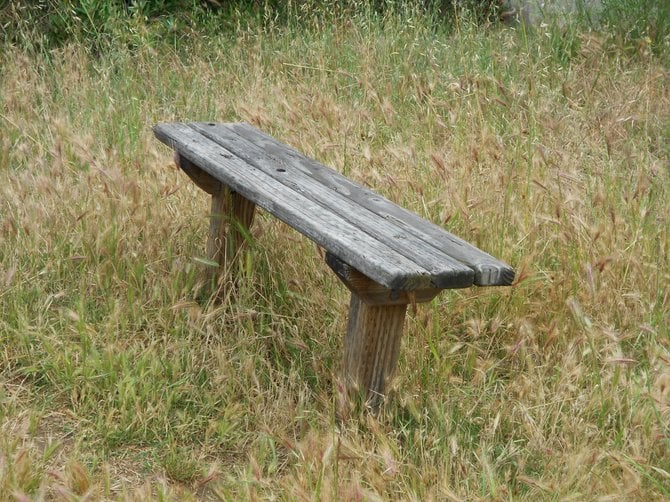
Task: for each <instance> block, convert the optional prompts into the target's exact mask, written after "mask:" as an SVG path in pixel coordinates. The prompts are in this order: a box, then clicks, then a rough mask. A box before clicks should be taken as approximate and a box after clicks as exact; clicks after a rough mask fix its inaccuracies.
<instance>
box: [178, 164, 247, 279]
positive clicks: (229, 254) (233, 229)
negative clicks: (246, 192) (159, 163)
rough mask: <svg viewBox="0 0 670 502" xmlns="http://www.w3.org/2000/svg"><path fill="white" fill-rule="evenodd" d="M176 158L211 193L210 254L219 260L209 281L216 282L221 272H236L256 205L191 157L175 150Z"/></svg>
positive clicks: (201, 186) (208, 276) (195, 180)
mask: <svg viewBox="0 0 670 502" xmlns="http://www.w3.org/2000/svg"><path fill="white" fill-rule="evenodd" d="M174 161H175V164H177V166H178V167H180V168H181V170H182V171H184V172H185V173H186V174H187V175H188V177H189V178H191V180H193V182H194V183H195V184H196V185H198V187H200V188H201V189H202V190H204V191H205V192H207V193H208V194H210V195H211V196H212V211H211V216H210V221H209V237H208V239H207V257H208V258H209V259H210V260H212V261H213V262H216V263H218V267H211V268H210V269H208V272H207V282H208V283H210V284H212V283H214V284H216V283H217V282H218V278H219V276H220V275H221V274H222V273H225V272H226V271H228V270H230V271H231V272H233V273H234V267H233V265H234V263H235V259H236V258H237V256H238V254H239V251H240V248H241V247H242V244H244V241H245V239H246V235H245V234H248V233H249V229H250V228H251V223H252V222H253V220H254V213H255V208H256V205H255V204H254V203H253V202H251V201H249V200H248V199H245V198H244V197H242V196H241V195H240V194H238V193H235V192H232V191H230V189H229V188H228V187H227V186H225V185H224V184H222V183H221V182H220V181H218V180H217V179H216V178H214V177H213V176H210V175H209V174H207V172H205V171H203V170H202V169H200V168H199V167H198V166H196V165H195V164H193V163H192V162H191V161H190V160H188V159H187V158H185V157H183V156H182V155H180V154H179V153H178V152H175V153H174Z"/></svg>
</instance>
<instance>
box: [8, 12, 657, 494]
mask: <svg viewBox="0 0 670 502" xmlns="http://www.w3.org/2000/svg"><path fill="white" fill-rule="evenodd" d="M141 28H142V27H141ZM143 30H144V31H143ZM135 37H136V39H135V40H134V42H137V43H132V44H130V43H127V41H124V40H120V41H119V42H118V43H116V44H112V47H111V48H108V49H106V50H104V51H101V52H99V53H93V52H91V51H87V50H85V49H83V48H82V47H81V46H80V45H77V44H66V45H64V46H62V47H61V48H58V49H52V50H51V51H49V52H40V51H31V50H29V49H26V48H18V47H13V48H12V47H9V46H7V45H5V46H4V47H3V48H2V50H1V51H0V500H33V499H34V500H47V499H52V498H55V499H60V500H99V499H117V498H119V499H128V500H144V499H148V498H151V499H158V500H189V499H206V500H210V499H211V500H217V499H222V500H238V499H251V500H253V499H273V498H277V499H286V500H294V499H300V500H302V499H307V500H314V499H324V500H395V499H415V500H448V499H451V500H476V499H482V500H491V499H512V500H537V499H543V500H544V499H549V500H553V499H556V500H558V499H560V500H564V499H567V500H625V499H627V500H661V499H668V498H670V449H669V447H670V332H669V327H668V325H669V324H670V298H669V292H668V290H669V289H670V288H669V287H668V286H669V284H670V258H669V256H670V79H669V75H670V74H669V70H668V67H667V65H664V64H663V59H662V58H661V57H659V56H658V55H657V54H656V53H655V52H654V51H653V50H651V49H653V47H648V46H647V45H645V40H641V41H640V43H639V44H638V45H637V46H634V47H633V48H632V49H631V48H627V47H622V46H621V45H618V44H617V43H616V40H613V39H611V38H609V37H607V36H606V35H605V34H603V33H598V32H592V31H587V30H584V29H580V28H578V27H576V26H572V25H570V24H568V25H565V24H564V25H563V26H562V27H558V26H541V27H539V28H538V29H537V30H535V31H532V32H526V31H525V30H523V29H501V28H495V27H489V28H488V29H484V28H476V27H474V26H471V25H470V24H468V23H466V22H463V23H457V24H456V25H455V27H454V28H453V29H447V28H445V29H440V30H437V29H434V28H432V27H431V26H430V25H429V24H428V23H427V22H425V21H424V20H422V19H421V18H418V17H415V18H412V17H411V16H409V15H408V14H407V13H406V14H405V15H403V16H400V15H388V16H385V17H383V16H372V15H366V16H364V15H360V16H351V17H349V18H341V19H339V20H338V21H337V22H336V23H327V22H323V21H320V20H319V19H318V18H314V19H312V20H310V21H309V22H305V23H304V25H302V26H300V27H298V26H297V25H295V24H289V25H273V23H265V24H264V25H263V27H261V25H260V24H259V25H253V24H252V25H251V26H244V25H240V26H238V27H237V28H236V29H234V28H230V27H229V28H227V29H226V31H225V32H223V33H221V34H220V35H219V36H215V35H214V34H212V33H209V34H208V35H204V34H202V33H198V32H195V31H194V32H192V33H191V32H183V33H179V34H175V36H174V37H173V38H172V39H166V40H165V41H159V40H158V39H157V38H156V37H152V32H151V27H150V26H145V27H143V28H142V29H139V28H138V31H137V32H136V33H135ZM172 120H216V121H247V122H249V123H251V124H253V125H255V126H257V127H259V128H261V129H263V130H264V131H266V132H268V133H270V134H272V135H274V136H276V137H277V138H279V139H281V140H282V141H284V142H286V143H289V144H291V145H293V146H294V147H296V148H297V149H299V150H301V151H302V152H304V153H306V154H307V155H309V156H313V157H315V158H317V159H319V160H321V161H322V162H324V163H325V164H328V165H330V166H332V167H334V168H335V169H337V170H339V171H341V172H343V173H345V174H347V175H348V176H350V177H352V178H354V179H356V180H358V181H359V182H362V183H364V184H366V185H368V186H370V187H372V188H373V189H375V190H377V191H379V192H380V193H382V194H384V195H386V196H387V197H389V198H391V199H392V200H394V201H396V202H398V203H400V204H402V205H404V206H406V207H408V208H410V209H412V210H414V211H416V212H417V213H419V214H420V215H422V216H425V217H426V218H428V219H430V220H432V221H434V222H436V223H439V224H441V225H443V226H444V227H445V228H447V229H449V230H450V231H452V232H454V233H455V234H457V235H459V236H461V237H463V238H465V239H467V240H469V241H471V242H472V243H474V244H475V245H477V246H479V247H480V248H482V249H484V250H486V251H488V252H489V253H491V254H493V255H496V256H498V257H500V258H501V259H503V260H505V261H506V262H508V263H510V264H511V265H512V266H514V267H515V269H516V271H517V279H516V282H515V284H514V286H513V287H511V288H472V289H466V290H458V291H448V292H445V293H443V294H441V295H440V296H439V297H438V298H436V299H435V300H433V301H432V302H431V303H429V304H425V305H421V306H419V307H418V308H417V309H416V310H415V311H412V312H411V313H410V314H409V319H408V322H407V324H406V334H405V338H404V341H403V348H402V353H401V358H400V362H399V368H398V374H397V379H396V380H395V382H394V385H393V390H392V393H391V396H390V400H389V402H388V403H387V404H386V406H385V407H384V408H383V410H382V412H381V414H380V415H379V416H378V417H376V418H375V417H372V416H369V415H366V414H361V415H356V416H352V417H351V418H350V419H349V421H347V422H346V423H345V424H343V425H337V424H336V423H335V420H334V410H335V407H336V402H337V399H338V385H337V377H338V372H339V368H340V355H341V352H342V347H341V345H342V335H343V333H344V332H345V329H346V313H347V303H348V295H347V292H346V291H345V288H344V287H343V286H342V285H341V284H339V283H338V281H337V279H336V278H335V276H334V274H332V273H331V272H330V271H329V270H328V268H327V266H326V265H325V264H324V263H323V260H322V257H321V255H320V253H319V250H318V249H316V247H315V246H314V245H313V244H311V243H310V242H309V241H308V240H306V239H304V238H302V237H301V236H300V235H298V234H296V233H294V232H293V231H291V230H290V229H288V228H287V227H285V226H284V225H283V224H281V223H278V222H277V221H276V220H275V219H274V218H271V217H267V215H264V214H262V213H261V214H260V215H259V217H258V219H257V221H256V222H255V226H254V229H253V234H254V237H255V240H254V245H253V246H251V248H250V249H249V252H248V254H247V255H246V257H245V267H244V271H243V275H244V278H243V279H244V280H243V281H242V282H241V286H240V291H239V296H238V297H237V298H235V299H230V298H228V299H227V300H226V301H225V302H224V303H223V304H214V303H213V302H211V301H209V297H208V296H207V291H206V289H205V288H204V284H203V281H202V277H203V266H202V264H201V261H202V260H201V258H202V257H203V255H204V249H205V241H206V232H207V225H208V220H207V211H208V201H207V199H206V197H205V196H204V194H203V193H202V192H199V191H198V189H197V188H195V187H194V186H193V184H192V183H191V182H190V181H189V180H188V179H187V178H186V177H185V176H184V175H183V174H181V173H179V172H178V171H177V170H176V168H175V167H174V165H173V164H172V160H171V153H170V151H169V150H168V149H167V148H165V147H163V146H162V145H161V144H160V143H159V142H158V141H157V140H155V139H154V138H153V136H152V132H151V127H152V125H153V124H154V123H156V122H158V121H172Z"/></svg>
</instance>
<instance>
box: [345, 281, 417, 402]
mask: <svg viewBox="0 0 670 502" xmlns="http://www.w3.org/2000/svg"><path fill="white" fill-rule="evenodd" d="M406 311H407V305H406V304H400V305H369V304H367V303H365V302H364V301H363V300H362V299H361V298H360V297H359V296H358V295H357V294H356V293H351V304H350V306H349V324H348V327H347V334H346V337H345V339H344V361H343V369H344V378H345V382H346V386H347V389H348V391H349V393H350V394H353V393H361V394H362V395H363V397H364V399H365V401H366V403H367V404H368V406H370V407H371V408H372V409H373V410H377V408H378V407H379V405H380V404H381V403H382V402H383V400H384V397H385V392H386V386H387V384H388V383H389V382H390V381H391V378H392V377H393V373H394V372H395V368H396V363H397V362H398V356H399V354H400V341H401V339H402V332H403V326H404V324H405V312H406Z"/></svg>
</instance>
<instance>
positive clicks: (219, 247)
mask: <svg viewBox="0 0 670 502" xmlns="http://www.w3.org/2000/svg"><path fill="white" fill-rule="evenodd" d="M255 208H256V205H255V204H254V203H253V202H251V201H249V200H248V199H246V198H244V197H243V196H241V195H240V194H238V193H235V192H231V191H230V189H229V188H228V187H227V186H225V185H223V184H221V183H220V184H219V188H218V190H217V191H215V192H214V193H213V194H212V211H211V217H210V222H209V238H208V240H207V256H208V257H209V258H210V259H211V260H212V261H215V262H216V263H218V264H219V267H218V268H211V269H210V270H209V276H208V282H210V283H211V282H216V281H218V278H219V277H220V276H221V274H222V273H225V272H230V273H231V274H233V275H234V274H235V266H236V261H237V257H238V255H239V252H240V248H241V247H242V245H243V244H244V242H245V240H246V238H247V236H248V235H249V229H250V228H251V224H252V223H253V220H254V213H255Z"/></svg>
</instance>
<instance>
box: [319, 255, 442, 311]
mask: <svg viewBox="0 0 670 502" xmlns="http://www.w3.org/2000/svg"><path fill="white" fill-rule="evenodd" d="M326 263H327V264H328V266H329V267H330V268H331V269H332V270H333V272H335V275H337V277H338V278H339V279H340V280H341V281H342V283H343V284H344V285H345V286H346V287H347V288H348V289H349V291H351V292H352V293H356V294H357V295H358V297H359V298H360V299H361V301H363V302H364V303H366V304H368V305H407V304H409V303H424V302H429V301H430V300H432V299H433V298H435V297H436V296H437V295H438V294H439V293H440V291H442V289H438V288H426V289H417V290H414V291H398V290H393V289H389V288H386V287H384V286H382V285H381V284H378V283H376V282H375V281H373V280H372V279H370V278H369V277H367V276H366V275H365V274H362V273H360V272H359V271H358V270H356V269H355V268H354V267H352V266H350V265H348V264H347V263H344V262H343V261H342V260H340V259H339V258H338V257H337V256H335V255H333V254H331V253H328V252H327V253H326Z"/></svg>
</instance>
